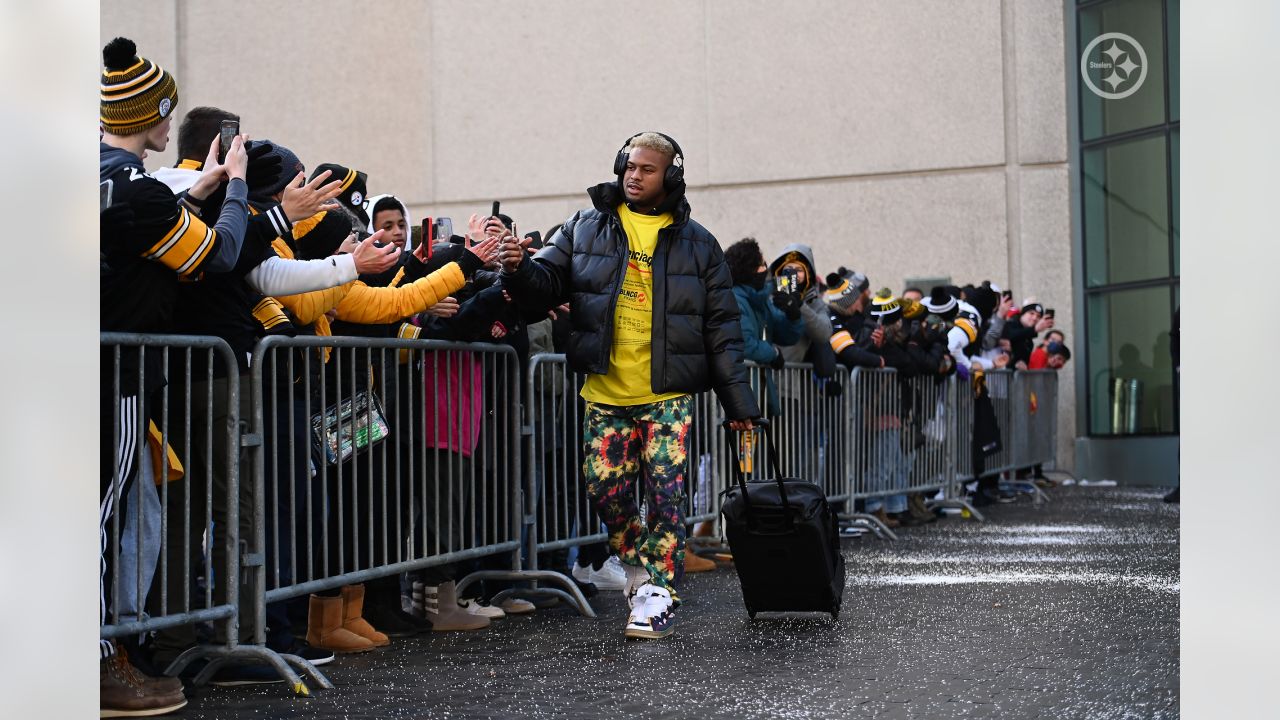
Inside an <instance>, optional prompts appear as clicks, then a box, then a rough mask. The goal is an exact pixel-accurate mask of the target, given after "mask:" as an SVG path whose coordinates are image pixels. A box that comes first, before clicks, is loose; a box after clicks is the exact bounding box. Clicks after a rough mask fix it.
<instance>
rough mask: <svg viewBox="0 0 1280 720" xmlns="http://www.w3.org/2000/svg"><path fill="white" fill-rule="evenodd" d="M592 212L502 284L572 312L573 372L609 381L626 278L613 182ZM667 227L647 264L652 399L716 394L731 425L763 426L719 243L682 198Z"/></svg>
mask: <svg viewBox="0 0 1280 720" xmlns="http://www.w3.org/2000/svg"><path fill="white" fill-rule="evenodd" d="M587 194H588V195H590V196H591V201H592V203H593V204H594V205H595V207H594V208H590V209H587V210H580V211H578V212H576V213H574V214H573V217H571V218H569V219H568V220H567V221H565V223H564V225H563V226H562V227H561V228H560V230H559V232H557V233H556V234H555V235H554V236H553V237H552V238H551V239H550V241H549V242H548V243H547V245H546V247H544V248H543V249H542V250H541V251H539V252H538V254H537V255H535V256H534V257H533V259H532V261H526V262H522V263H520V267H519V268H518V269H517V270H516V272H515V273H514V274H513V275H507V276H504V277H503V282H504V283H505V284H506V285H507V287H509V288H511V289H512V291H513V292H514V293H515V294H516V295H517V296H518V297H519V298H520V300H522V301H526V302H533V303H537V304H538V305H539V306H540V307H541V308H543V309H550V308H553V307H555V306H556V305H559V304H562V303H564V302H565V301H566V300H567V301H568V302H569V303H570V313H569V318H570V320H571V322H572V323H573V326H572V330H571V332H570V335H569V347H568V352H567V355H568V361H569V366H570V367H571V368H573V369H574V370H576V371H578V372H587V373H596V374H601V375H603V374H605V373H607V372H608V371H609V350H610V347H611V345H612V342H613V315H614V309H615V307H616V304H617V299H618V291H619V289H620V288H621V286H622V280H623V277H624V276H625V274H626V269H627V237H626V233H625V232H624V231H623V229H622V221H621V220H619V218H618V212H617V207H618V205H619V204H620V203H621V202H622V195H621V193H620V191H619V190H618V188H617V185H616V184H614V183H602V184H600V185H597V186H595V187H593V188H591V189H589V190H588V191H587ZM672 216H673V218H674V220H675V222H674V223H673V224H671V225H670V226H668V227H666V228H664V229H663V230H661V231H660V232H659V233H658V246H657V249H656V250H655V251H654V256H655V257H654V258H653V295H654V297H653V307H654V311H653V352H652V365H651V368H650V369H651V378H652V384H653V391H654V392H655V393H667V392H684V393H697V392H702V391H704V390H707V389H712V388H714V389H715V391H716V394H717V395H718V396H719V397H720V403H721V404H722V405H724V409H725V413H726V414H727V415H728V417H729V418H730V419H733V420H737V419H744V418H754V417H759V415H760V410H759V408H758V407H757V405H756V402H755V399H754V398H753V397H752V394H751V387H750V385H749V384H748V382H747V372H746V367H745V365H743V358H742V328H741V326H740V325H739V323H738V303H737V301H736V300H734V297H733V282H732V281H731V280H730V279H729V268H728V267H727V266H726V265H725V263H724V253H723V252H722V251H721V249H720V244H719V243H717V242H716V239H715V237H713V236H712V235H711V233H709V232H707V229H706V228H704V227H702V226H701V225H699V224H698V223H697V222H695V221H693V220H691V219H689V203H688V202H687V201H685V200H684V199H683V198H681V199H680V200H679V202H678V203H677V206H676V208H675V210H673V211H672Z"/></svg>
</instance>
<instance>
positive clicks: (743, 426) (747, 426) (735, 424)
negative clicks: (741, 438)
mask: <svg viewBox="0 0 1280 720" xmlns="http://www.w3.org/2000/svg"><path fill="white" fill-rule="evenodd" d="M729 427H730V429H732V430H733V431H735V432H750V431H751V430H752V429H753V428H755V423H753V422H751V418H745V419H742V420H730V421H729Z"/></svg>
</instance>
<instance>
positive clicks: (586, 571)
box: [573, 555, 648, 590]
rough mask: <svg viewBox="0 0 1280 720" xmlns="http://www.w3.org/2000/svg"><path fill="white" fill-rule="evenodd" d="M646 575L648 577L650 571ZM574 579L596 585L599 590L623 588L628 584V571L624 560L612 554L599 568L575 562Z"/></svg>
mask: <svg viewBox="0 0 1280 720" xmlns="http://www.w3.org/2000/svg"><path fill="white" fill-rule="evenodd" d="M645 577H648V573H646V574H645ZM573 579H574V580H577V581H578V582H580V583H583V584H586V583H590V584H592V585H595V586H596V588H597V589H599V590H621V589H623V588H624V587H626V586H627V573H626V571H625V570H623V569H622V562H621V561H620V560H618V556H617V555H610V556H609V559H608V560H605V561H604V564H603V565H601V566H600V569H599V570H596V569H594V568H592V567H591V566H590V565H577V564H575V565H574V566H573Z"/></svg>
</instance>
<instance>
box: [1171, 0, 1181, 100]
mask: <svg viewBox="0 0 1280 720" xmlns="http://www.w3.org/2000/svg"><path fill="white" fill-rule="evenodd" d="M1167 12H1168V13H1169V32H1168V35H1167V37H1168V38H1169V119H1170V120H1179V119H1181V115H1179V109H1178V100H1179V93H1178V85H1179V82H1180V80H1181V75H1182V40H1181V39H1180V37H1179V35H1178V32H1179V30H1180V28H1181V25H1182V18H1181V17H1180V15H1181V9H1180V8H1179V7H1178V0H1169V9H1168V11H1167Z"/></svg>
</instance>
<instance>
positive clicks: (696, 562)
mask: <svg viewBox="0 0 1280 720" xmlns="http://www.w3.org/2000/svg"><path fill="white" fill-rule="evenodd" d="M715 569H716V564H715V562H714V561H711V560H708V559H706V558H704V557H702V556H700V555H695V554H694V553H693V552H691V551H689V550H685V551H684V571H685V572H686V573H699V572H711V571H712V570H715Z"/></svg>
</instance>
